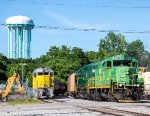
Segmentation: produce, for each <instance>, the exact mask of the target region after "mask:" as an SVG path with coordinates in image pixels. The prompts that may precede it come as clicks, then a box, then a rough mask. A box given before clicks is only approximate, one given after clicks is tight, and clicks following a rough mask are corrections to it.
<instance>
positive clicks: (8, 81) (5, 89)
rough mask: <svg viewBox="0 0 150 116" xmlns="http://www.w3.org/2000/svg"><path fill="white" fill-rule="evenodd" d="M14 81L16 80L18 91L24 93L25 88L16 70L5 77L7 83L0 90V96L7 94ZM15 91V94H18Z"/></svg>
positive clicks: (3, 96)
mask: <svg viewBox="0 0 150 116" xmlns="http://www.w3.org/2000/svg"><path fill="white" fill-rule="evenodd" d="M14 82H16V84H17V86H18V92H19V93H21V94H25V93H26V92H25V89H24V88H23V86H22V84H21V83H20V76H19V74H18V73H17V72H14V73H13V75H12V76H11V77H9V78H8V79H7V83H6V86H5V88H4V89H3V90H0V95H1V98H2V99H3V98H5V97H7V96H8V95H9V93H10V92H11V89H12V86H13V84H14ZM18 92H17V94H18Z"/></svg>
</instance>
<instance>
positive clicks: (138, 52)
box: [127, 39, 145, 62]
mask: <svg viewBox="0 0 150 116" xmlns="http://www.w3.org/2000/svg"><path fill="white" fill-rule="evenodd" d="M144 51H145V50H144V45H143V42H142V41H141V40H139V39H138V40H135V41H133V42H131V43H129V44H128V45H127V54H129V55H130V56H131V57H134V58H136V59H137V60H138V61H139V62H142V61H141V56H142V55H143V54H144Z"/></svg>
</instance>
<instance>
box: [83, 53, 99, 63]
mask: <svg viewBox="0 0 150 116" xmlns="http://www.w3.org/2000/svg"><path fill="white" fill-rule="evenodd" d="M85 54H86V56H87V58H88V60H89V61H90V62H91V63H92V62H98V61H99V60H98V53H97V52H95V51H87V52H86V53H85Z"/></svg>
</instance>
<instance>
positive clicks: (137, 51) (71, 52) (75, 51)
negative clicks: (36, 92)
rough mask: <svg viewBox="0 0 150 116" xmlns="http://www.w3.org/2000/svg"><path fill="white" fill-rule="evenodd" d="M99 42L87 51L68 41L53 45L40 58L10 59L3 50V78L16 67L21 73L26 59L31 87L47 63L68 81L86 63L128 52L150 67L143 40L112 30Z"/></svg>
mask: <svg viewBox="0 0 150 116" xmlns="http://www.w3.org/2000/svg"><path fill="white" fill-rule="evenodd" d="M98 46H99V50H98V52H95V51H87V52H84V51H83V49H81V48H78V47H73V48H71V47H67V46H65V45H62V46H61V47H57V46H52V47H50V49H49V50H48V52H47V53H46V54H45V55H42V56H40V57H39V58H36V59H24V58H19V59H7V57H5V56H4V55H3V54H0V79H1V80H0V82H3V81H6V79H7V78H6V77H10V76H12V74H13V72H14V71H17V72H19V74H20V76H21V75H22V67H21V66H20V65H19V63H26V64H27V65H26V66H25V67H24V82H25V81H26V80H27V79H28V81H29V83H28V84H29V86H30V87H31V86H32V72H33V70H34V69H36V68H39V67H43V66H45V67H47V68H51V69H52V70H54V74H55V78H57V79H58V80H59V81H61V82H63V83H66V80H67V77H68V76H69V75H70V74H71V73H73V72H75V71H77V70H78V69H79V68H80V67H82V66H83V65H85V64H89V63H92V62H98V61H101V60H103V59H105V58H108V57H111V56H113V55H116V54H125V53H127V54H128V55H130V56H132V57H134V58H136V59H137V60H138V61H139V62H140V66H147V67H149V69H150V53H149V52H148V51H145V50H144V45H143V42H141V40H136V41H133V42H131V43H127V42H126V39H125V36H123V35H121V34H115V33H112V32H110V33H108V34H107V35H106V37H104V38H103V39H101V40H100V42H99V43H98ZM6 75H7V76H6Z"/></svg>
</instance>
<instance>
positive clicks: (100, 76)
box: [76, 54, 144, 102]
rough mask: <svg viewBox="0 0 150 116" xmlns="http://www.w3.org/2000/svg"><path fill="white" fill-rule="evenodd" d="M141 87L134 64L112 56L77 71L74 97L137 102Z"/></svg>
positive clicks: (141, 92)
mask: <svg viewBox="0 0 150 116" xmlns="http://www.w3.org/2000/svg"><path fill="white" fill-rule="evenodd" d="M143 85H144V83H143V79H142V78H138V61H137V60H136V59H134V58H133V57H130V56H128V55H126V54H125V55H124V54H123V55H116V56H113V57H110V58H108V59H105V60H103V61H101V62H97V63H92V64H89V65H85V66H83V67H81V68H80V69H79V70H78V71H77V75H76V87H77V88H76V90H77V91H76V97H77V98H84V99H97V100H117V101H119V102H138V101H140V99H141V98H142V96H143Z"/></svg>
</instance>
